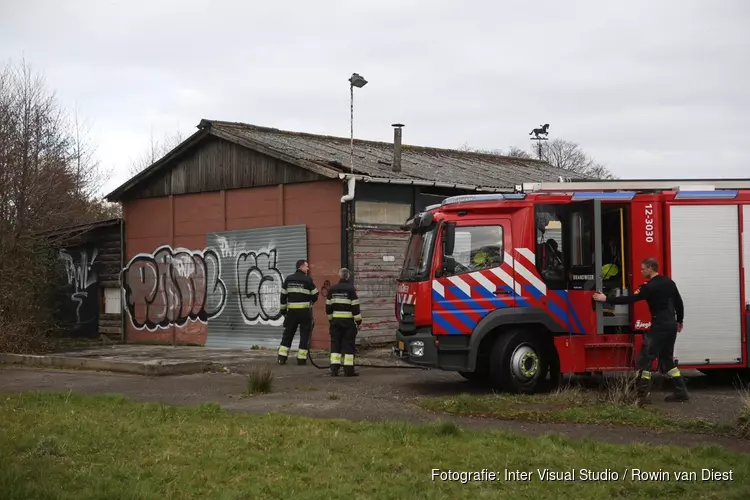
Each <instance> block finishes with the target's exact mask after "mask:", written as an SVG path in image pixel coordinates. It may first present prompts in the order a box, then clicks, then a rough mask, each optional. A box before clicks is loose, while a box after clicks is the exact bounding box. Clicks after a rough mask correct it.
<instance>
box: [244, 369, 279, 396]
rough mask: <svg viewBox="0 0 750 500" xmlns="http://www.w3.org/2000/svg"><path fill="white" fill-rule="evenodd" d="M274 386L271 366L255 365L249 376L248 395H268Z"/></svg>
mask: <svg viewBox="0 0 750 500" xmlns="http://www.w3.org/2000/svg"><path fill="white" fill-rule="evenodd" d="M272 386H273V370H272V369H271V367H269V366H265V365H255V366H253V367H252V368H251V369H250V373H249V374H248V376H247V391H246V392H247V394H249V395H253V394H267V393H269V392H271V388H272Z"/></svg>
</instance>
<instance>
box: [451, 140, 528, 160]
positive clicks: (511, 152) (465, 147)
mask: <svg viewBox="0 0 750 500" xmlns="http://www.w3.org/2000/svg"><path fill="white" fill-rule="evenodd" d="M458 150H459V151H466V152H468V153H481V154H486V155H495V156H508V157H511V158H531V155H530V154H529V153H527V152H526V151H524V150H523V149H521V148H518V147H516V146H511V147H509V148H508V149H507V150H502V149H482V148H473V147H471V146H470V145H469V143H467V142H465V143H464V144H462V145H461V147H459V148H458Z"/></svg>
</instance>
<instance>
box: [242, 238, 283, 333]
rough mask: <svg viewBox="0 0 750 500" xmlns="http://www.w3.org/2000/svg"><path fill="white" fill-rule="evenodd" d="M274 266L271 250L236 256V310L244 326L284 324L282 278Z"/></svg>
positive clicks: (273, 252) (274, 261) (266, 249)
mask: <svg viewBox="0 0 750 500" xmlns="http://www.w3.org/2000/svg"><path fill="white" fill-rule="evenodd" d="M276 266H277V264H276V250H275V249H268V248H264V249H261V250H259V251H258V252H244V251H243V252H240V253H239V254H238V255H237V265H236V268H237V286H238V292H239V301H240V310H241V311H242V317H243V319H244V320H245V323H247V324H248V325H257V324H259V323H260V324H263V325H274V326H279V325H282V324H283V323H284V318H283V317H282V316H281V300H280V299H281V287H282V285H283V284H284V277H283V276H282V275H281V272H280V271H279V270H278V268H277V267H276Z"/></svg>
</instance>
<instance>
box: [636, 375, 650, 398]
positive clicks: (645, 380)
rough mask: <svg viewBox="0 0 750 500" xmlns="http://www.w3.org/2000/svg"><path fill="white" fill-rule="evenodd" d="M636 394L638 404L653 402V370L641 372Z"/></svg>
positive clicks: (637, 381)
mask: <svg viewBox="0 0 750 500" xmlns="http://www.w3.org/2000/svg"><path fill="white" fill-rule="evenodd" d="M636 396H637V398H638V399H637V402H636V403H637V405H638V406H643V405H650V404H651V397H650V396H651V372H648V371H646V370H643V371H642V372H641V375H640V376H639V377H638V380H636Z"/></svg>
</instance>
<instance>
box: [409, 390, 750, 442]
mask: <svg viewBox="0 0 750 500" xmlns="http://www.w3.org/2000/svg"><path fill="white" fill-rule="evenodd" d="M602 389H603V390H601V391H585V390H582V389H580V388H578V387H565V388H562V389H560V390H558V391H556V392H554V393H551V394H536V395H510V394H492V395H481V396H475V395H469V394H461V395H459V396H442V397H424V398H419V399H418V400H417V404H418V405H419V406H421V407H422V408H425V409H427V410H430V411H433V412H443V413H449V414H453V415H466V416H474V417H489V418H496V419H502V420H523V421H529V422H542V423H578V424H616V425H623V426H632V427H641V428H646V429H652V430H660V431H683V432H686V431H687V432H699V433H704V434H713V435H723V436H737V437H750V397H748V398H746V401H748V403H747V404H746V405H745V406H746V408H748V410H747V421H748V422H747V424H746V425H747V430H746V433H745V434H744V435H743V433H742V431H741V430H740V427H739V424H738V426H732V425H730V424H726V423H720V422H713V421H709V420H700V419H693V420H687V419H676V418H674V417H672V416H670V415H668V414H666V413H665V412H663V411H661V410H660V409H659V408H655V407H653V406H638V405H637V404H636V393H635V388H634V385H633V384H631V383H630V382H629V381H628V379H627V378H625V377H617V378H613V379H611V380H608V381H607V382H606V384H605V386H604V387H603V388H602Z"/></svg>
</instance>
